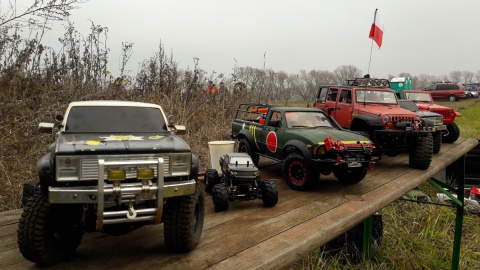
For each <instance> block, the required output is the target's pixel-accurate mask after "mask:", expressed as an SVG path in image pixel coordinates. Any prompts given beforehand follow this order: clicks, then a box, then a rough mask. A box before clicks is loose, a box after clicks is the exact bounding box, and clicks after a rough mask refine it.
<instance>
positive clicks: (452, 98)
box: [448, 95, 457, 101]
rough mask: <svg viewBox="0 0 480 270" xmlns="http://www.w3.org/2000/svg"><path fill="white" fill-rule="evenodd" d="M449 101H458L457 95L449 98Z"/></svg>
mask: <svg viewBox="0 0 480 270" xmlns="http://www.w3.org/2000/svg"><path fill="white" fill-rule="evenodd" d="M448 100H449V101H457V97H456V96H455V95H450V96H448Z"/></svg>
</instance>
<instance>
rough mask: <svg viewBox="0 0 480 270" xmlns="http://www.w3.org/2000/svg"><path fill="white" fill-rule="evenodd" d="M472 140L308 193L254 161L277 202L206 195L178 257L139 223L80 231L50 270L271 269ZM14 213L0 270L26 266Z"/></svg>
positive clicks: (326, 182)
mask: <svg viewBox="0 0 480 270" xmlns="http://www.w3.org/2000/svg"><path fill="white" fill-rule="evenodd" d="M477 143H478V142H477V140H473V139H463V138H460V139H459V140H458V141H457V142H456V143H454V144H443V145H442V150H441V151H440V153H438V154H435V155H434V159H433V161H432V164H431V166H430V168H429V169H428V170H414V169H411V168H409V166H408V155H406V154H403V155H399V156H397V157H395V158H389V157H384V158H382V160H381V162H379V163H378V164H377V165H376V168H375V169H374V170H373V171H369V172H368V174H367V177H366V178H365V179H364V180H363V181H361V182H360V183H358V184H355V185H341V184H339V183H338V182H337V181H336V180H335V179H334V178H333V177H332V176H321V177H320V180H321V181H320V184H319V185H318V186H317V187H315V188H314V190H312V191H309V192H301V191H294V190H290V189H289V188H288V187H287V185H286V184H285V183H284V180H283V177H282V175H281V164H275V163H274V162H272V161H270V160H266V159H261V161H260V167H261V174H262V179H273V180H274V181H275V183H276V184H277V185H278V188H279V202H278V204H277V205H276V206H275V207H272V208H265V207H263V205H262V202H261V200H254V201H235V202H232V203H231V204H230V209H229V210H228V211H226V212H222V213H215V212H214V211H213V205H212V202H211V197H210V196H209V195H208V196H207V204H206V217H205V224H204V230H203V234H202V240H201V242H200V244H199V245H198V246H197V248H196V249H195V250H194V251H192V252H190V253H186V254H172V253H168V252H167V251H166V248H165V243H164V240H163V226H162V225H157V226H146V227H143V228H140V229H138V230H136V231H134V232H132V233H130V234H127V235H123V236H115V237H114V236H108V235H105V234H102V233H89V234H86V235H85V236H84V238H83V240H82V243H81V245H80V247H79V248H78V250H77V253H76V254H75V256H74V257H73V258H70V259H69V260H68V261H66V262H63V263H61V264H59V265H57V266H56V267H54V268H53V269H78V268H94V269H112V268H117V269H131V268H141V269H158V268H162V269H182V270H183V269H205V268H211V269H279V268H285V267H287V266H289V265H291V264H293V263H294V262H296V261H297V260H299V259H300V258H302V257H304V256H306V255H307V254H309V253H310V252H311V251H313V250H315V249H316V248H318V247H320V246H322V245H324V244H325V243H327V242H328V241H330V240H332V239H333V238H335V237H336V236H338V235H340V234H341V233H343V232H344V231H346V230H348V229H349V228H351V227H353V226H354V225H355V224H357V223H359V222H361V221H363V220H364V219H365V218H367V217H368V216H370V215H372V214H373V213H374V212H376V211H378V210H380V209H381V208H383V207H384V206H386V205H388V204H390V203H392V202H393V201H395V200H397V199H398V198H399V197H401V196H402V195H403V194H405V193H406V192H408V191H409V190H411V189H413V188H415V187H416V186H418V185H419V184H421V183H422V182H424V181H425V180H427V179H428V178H430V177H432V176H433V175H434V174H436V173H437V172H438V171H440V170H442V169H443V168H445V167H446V166H448V165H450V164H451V163H452V162H454V161H455V160H457V159H459V158H460V157H462V156H464V155H465V154H466V153H467V152H468V151H469V150H471V149H472V148H474V147H475V146H476V145H477ZM20 214H21V210H14V211H8V212H3V213H0V269H29V268H35V267H36V266H35V264H33V263H31V262H29V261H26V260H25V259H24V258H23V257H22V255H21V254H20V253H19V251H18V247H17V244H16V229H17V224H18V218H19V216H20Z"/></svg>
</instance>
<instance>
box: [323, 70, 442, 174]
mask: <svg viewBox="0 0 480 270" xmlns="http://www.w3.org/2000/svg"><path fill="white" fill-rule="evenodd" d="M388 87H389V81H388V80H385V79H373V78H357V79H354V80H347V84H346V85H327V86H320V87H319V89H318V92H317V96H316V100H315V107H318V108H321V109H322V110H324V111H325V112H326V113H327V114H328V115H330V116H331V117H333V118H335V120H336V121H337V122H338V123H339V124H340V126H342V127H343V128H346V129H349V130H352V131H357V132H360V133H361V134H364V135H365V136H367V137H369V138H370V139H371V140H372V141H373V143H374V144H375V153H374V154H375V155H381V154H386V155H387V156H396V155H398V154H399V153H402V152H408V153H409V164H410V167H412V168H417V169H427V168H428V167H430V163H431V161H432V155H433V137H432V130H433V128H434V124H433V123H432V121H430V120H428V119H422V118H421V117H420V116H418V115H417V114H416V113H414V112H411V111H409V110H406V109H402V108H400V105H399V104H398V100H397V96H396V94H395V92H394V91H393V90H391V89H389V88H388Z"/></svg>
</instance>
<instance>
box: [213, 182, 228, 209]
mask: <svg viewBox="0 0 480 270" xmlns="http://www.w3.org/2000/svg"><path fill="white" fill-rule="evenodd" d="M229 193H230V192H229V189H228V187H227V186H225V185H224V184H216V185H214V186H213V191H212V198H213V204H214V205H215V212H222V211H226V210H228V201H229V198H228V197H229Z"/></svg>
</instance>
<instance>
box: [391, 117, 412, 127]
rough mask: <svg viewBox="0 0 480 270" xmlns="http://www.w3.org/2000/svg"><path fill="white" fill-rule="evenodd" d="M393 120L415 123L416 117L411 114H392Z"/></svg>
mask: <svg viewBox="0 0 480 270" xmlns="http://www.w3.org/2000/svg"><path fill="white" fill-rule="evenodd" d="M392 122H410V123H412V125H415V117H411V116H392Z"/></svg>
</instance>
